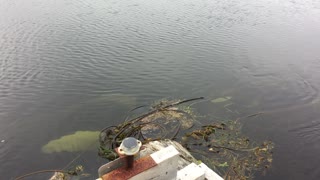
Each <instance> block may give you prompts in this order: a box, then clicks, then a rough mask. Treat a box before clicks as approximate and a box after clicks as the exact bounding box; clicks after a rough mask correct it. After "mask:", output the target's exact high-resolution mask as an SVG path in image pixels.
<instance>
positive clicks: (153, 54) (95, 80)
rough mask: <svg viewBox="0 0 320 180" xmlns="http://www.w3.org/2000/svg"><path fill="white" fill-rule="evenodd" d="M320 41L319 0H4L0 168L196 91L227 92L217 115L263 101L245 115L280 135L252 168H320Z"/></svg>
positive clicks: (20, 165) (94, 163)
mask: <svg viewBox="0 0 320 180" xmlns="http://www.w3.org/2000/svg"><path fill="white" fill-rule="evenodd" d="M319 47H320V1H318V0H306V1H303V2H302V1H289V0H285V1H277V0H261V1H256V0H249V1H241V0H232V1H230V0H199V1H189V0H170V1H169V0H161V1H159V0H132V1H124V0H96V1H89V0H77V1H75V0H68V1H63V0H55V1H54V0H47V1H40V0H29V1H25V0H0V140H5V141H4V142H2V143H0V161H1V166H0V167H1V168H0V179H12V178H13V177H16V176H19V175H22V174H25V173H28V172H31V171H35V170H41V169H59V168H63V167H64V166H65V165H66V164H68V162H70V161H71V160H72V159H73V158H75V157H76V155H77V154H72V153H56V154H50V155H47V154H43V153H42V152H41V147H42V146H43V145H44V144H46V143H47V142H48V141H50V140H52V139H56V138H59V137H61V136H63V135H66V134H71V133H73V132H75V131H77V130H97V129H100V128H101V127H105V126H108V125H112V124H117V122H120V121H121V119H122V118H123V117H124V116H125V115H124V114H125V112H126V111H127V110H128V109H130V108H131V107H135V106H137V105H141V104H149V103H151V102H153V101H154V100H158V99H160V98H164V97H172V98H191V97H199V96H205V97H207V98H208V99H214V98H218V97H221V96H232V100H233V103H234V106H233V107H232V108H233V109H232V110H233V111H234V112H235V111H237V112H238V113H231V115H230V113H227V112H225V113H222V112H220V114H219V117H221V118H231V117H232V118H235V117H237V116H243V115H247V114H250V113H255V112H259V111H264V112H266V113H265V114H264V115H263V116H260V117H259V118H255V119H248V120H246V121H245V124H244V131H245V133H246V134H247V135H248V136H251V137H254V139H255V140H257V141H258V140H263V139H270V140H272V141H274V142H275V144H276V147H275V151H274V163H273V167H272V169H271V170H270V171H269V172H268V173H267V175H266V176H261V177H260V176H257V179H319V178H320V168H319V166H318V162H319V161H320V157H319V156H318V154H319V153H318V152H320V143H319V142H320V133H319V132H320V119H319V117H320V111H319V108H320V96H319V88H320V85H319V78H320V70H319V69H320V52H319ZM218 106H219V105H212V107H203V108H204V109H200V110H199V111H200V112H206V113H207V112H214V111H215V109H216V108H221V107H218ZM230 108H231V107H230ZM78 162H79V163H82V164H84V165H85V168H86V170H87V171H88V172H89V173H92V174H93V177H95V175H96V174H95V173H96V169H97V168H98V166H99V165H101V164H102V163H103V162H104V161H103V160H101V159H99V158H98V157H97V156H96V154H95V152H87V153H85V154H83V155H82V156H81V158H80V159H78ZM46 177H48V175H47V176H46V175H40V176H36V177H33V178H31V179H37V178H39V179H45V178H46ZM93 177H92V176H91V178H90V179H93Z"/></svg>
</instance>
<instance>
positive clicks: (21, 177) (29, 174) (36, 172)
mask: <svg viewBox="0 0 320 180" xmlns="http://www.w3.org/2000/svg"><path fill="white" fill-rule="evenodd" d="M49 172H61V173H68V172H67V171H64V170H41V171H35V172H32V173H28V174H25V175H23V176H19V177H17V178H15V179H14V180H20V179H23V178H26V177H28V176H32V175H35V174H41V173H49Z"/></svg>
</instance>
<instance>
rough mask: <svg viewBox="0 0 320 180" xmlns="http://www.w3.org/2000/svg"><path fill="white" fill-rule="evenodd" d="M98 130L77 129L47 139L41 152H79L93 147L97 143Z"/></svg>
mask: <svg viewBox="0 0 320 180" xmlns="http://www.w3.org/2000/svg"><path fill="white" fill-rule="evenodd" d="M99 134H100V131H77V132H75V133H74V134H69V135H65V136H62V137H60V138H59V139H55V140H52V141H49V142H48V144H46V145H44V146H43V147H42V149H41V150H42V152H43V153H46V154H51V153H55V152H79V151H86V150H90V149H93V148H94V147H96V146H95V144H98V137H99Z"/></svg>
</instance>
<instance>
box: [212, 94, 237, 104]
mask: <svg viewBox="0 0 320 180" xmlns="http://www.w3.org/2000/svg"><path fill="white" fill-rule="evenodd" d="M230 99H232V97H231V96H226V97H220V98H216V99H213V100H211V102H213V103H222V102H226V101H229V100H230Z"/></svg>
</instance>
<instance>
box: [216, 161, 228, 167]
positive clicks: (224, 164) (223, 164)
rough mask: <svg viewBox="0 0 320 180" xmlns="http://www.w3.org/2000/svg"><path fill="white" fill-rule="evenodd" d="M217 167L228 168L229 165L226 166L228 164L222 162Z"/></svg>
mask: <svg viewBox="0 0 320 180" xmlns="http://www.w3.org/2000/svg"><path fill="white" fill-rule="evenodd" d="M218 166H219V167H228V166H229V165H228V162H224V163H222V164H219V165H218Z"/></svg>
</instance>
